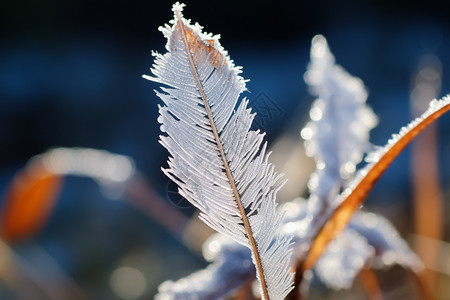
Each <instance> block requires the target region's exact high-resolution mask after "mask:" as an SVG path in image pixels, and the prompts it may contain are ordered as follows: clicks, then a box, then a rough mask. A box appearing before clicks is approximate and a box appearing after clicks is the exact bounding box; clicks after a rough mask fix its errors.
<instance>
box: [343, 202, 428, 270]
mask: <svg viewBox="0 0 450 300" xmlns="http://www.w3.org/2000/svg"><path fill="white" fill-rule="evenodd" d="M348 228H351V229H353V230H355V231H357V232H358V233H359V234H361V235H363V236H364V237H365V238H366V239H367V241H368V243H369V244H370V245H371V246H372V247H374V248H375V256H374V258H373V259H372V260H371V264H372V266H373V267H374V268H383V267H387V266H391V265H393V264H399V265H401V266H403V267H407V268H410V269H412V270H413V271H415V272H418V271H420V270H422V269H423V264H422V262H421V261H420V259H419V258H418V256H417V255H416V254H415V253H414V252H413V251H412V250H411V248H409V246H408V244H407V243H406V241H405V240H403V239H402V237H401V236H400V235H399V234H398V232H397V231H396V230H395V228H394V226H392V224H391V223H390V222H389V221H388V220H387V219H386V218H384V217H382V216H380V215H376V214H373V213H366V212H362V211H357V212H356V213H355V214H354V215H353V218H352V219H351V221H350V223H349V225H348Z"/></svg>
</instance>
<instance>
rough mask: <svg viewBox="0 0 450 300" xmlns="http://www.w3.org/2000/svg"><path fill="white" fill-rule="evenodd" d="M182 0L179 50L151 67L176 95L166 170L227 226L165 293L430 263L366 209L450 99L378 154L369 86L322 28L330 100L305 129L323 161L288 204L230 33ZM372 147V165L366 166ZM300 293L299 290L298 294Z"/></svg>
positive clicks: (317, 51) (167, 113) (165, 117)
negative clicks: (338, 59) (186, 12)
mask: <svg viewBox="0 0 450 300" xmlns="http://www.w3.org/2000/svg"><path fill="white" fill-rule="evenodd" d="M182 8H183V5H180V4H178V3H177V4H175V5H174V6H173V11H174V15H175V16H174V20H172V21H171V25H166V26H165V27H162V28H160V30H161V31H162V32H163V33H164V35H165V37H166V38H167V39H168V42H167V46H166V49H167V53H166V54H164V55H161V54H157V53H154V55H155V57H156V59H155V64H154V66H153V68H152V73H153V75H154V77H151V76H146V75H144V77H145V78H147V79H150V80H153V81H156V82H158V83H161V84H163V85H165V86H166V87H161V90H162V92H159V91H157V92H156V93H157V95H158V96H159V97H160V98H161V99H162V100H163V102H164V106H160V107H159V110H160V117H159V119H158V120H159V122H160V123H161V130H162V131H163V132H164V133H165V135H163V136H161V144H163V145H164V146H165V147H166V148H167V149H168V150H169V152H170V154H171V155H172V156H171V157H170V158H169V162H168V163H169V168H168V169H163V171H164V173H165V174H166V175H168V176H169V177H170V178H171V179H172V180H173V181H175V182H176V183H177V184H178V186H179V192H180V194H181V195H183V196H184V197H185V198H186V199H187V200H189V201H190V202H191V203H193V204H194V205H195V206H196V207H197V208H198V209H199V210H200V218H201V219H202V220H203V221H204V222H205V223H206V224H208V225H209V226H211V227H212V228H214V229H216V230H217V231H218V232H220V233H219V234H216V235H213V236H212V237H211V238H210V239H209V240H208V241H206V242H205V244H204V246H203V254H204V257H205V259H207V260H208V261H210V262H211V264H210V265H209V266H208V267H207V268H206V269H205V270H202V271H199V272H196V273H194V274H192V275H190V276H188V277H186V278H184V279H181V280H179V281H176V282H173V281H167V282H165V283H163V284H161V286H160V288H159V295H158V296H157V298H158V299H220V298H224V297H226V296H227V295H231V294H232V293H233V292H235V291H236V290H237V289H239V288H240V287H241V286H243V285H244V284H246V283H248V282H251V281H253V280H254V279H255V278H257V279H258V281H259V286H260V288H259V291H260V295H261V297H262V298H263V299H283V298H285V297H287V295H288V293H289V291H290V290H291V289H292V278H293V276H294V275H293V273H291V272H290V268H292V269H296V271H297V272H296V275H295V280H294V288H295V289H298V288H299V285H300V282H301V280H302V278H303V275H304V274H305V272H306V271H307V270H310V269H312V268H314V270H315V272H316V274H317V276H318V277H319V278H320V279H321V280H322V281H323V282H325V283H326V284H327V285H328V286H330V287H332V288H336V289H339V288H348V287H350V286H351V285H352V282H353V279H354V278H355V276H356V274H358V273H359V271H360V270H361V268H363V267H364V265H367V264H368V265H370V266H371V267H374V268H377V267H383V266H385V265H388V264H393V263H397V264H401V265H403V266H405V267H408V268H411V269H413V270H415V271H417V270H420V269H421V268H422V264H421V262H420V261H419V259H418V258H417V256H416V255H415V254H414V253H413V252H412V251H411V250H410V248H409V247H408V246H407V244H406V242H405V241H404V240H403V239H401V237H400V236H399V234H398V233H397V232H396V231H395V229H394V228H393V227H392V225H391V224H390V223H389V222H388V221H387V220H386V219H384V218H383V217H381V216H377V215H375V214H372V213H368V212H364V211H362V210H359V207H360V206H361V203H362V201H363V200H364V198H365V196H366V195H367V193H368V192H369V191H370V189H371V188H372V186H373V184H374V183H375V181H376V180H377V179H378V178H379V177H380V176H381V174H382V172H383V171H384V170H385V169H386V168H387V166H388V165H389V164H390V163H391V162H392V161H393V160H394V158H395V157H396V156H397V155H398V153H399V152H400V151H401V150H402V149H403V148H404V147H405V146H406V145H407V144H408V143H409V142H410V141H411V140H412V139H413V138H414V137H415V135H417V134H418V133H419V132H420V131H421V130H422V129H423V128H424V127H425V126H427V125H428V124H430V123H431V122H432V121H434V120H435V119H436V118H438V117H439V116H440V115H442V114H443V113H445V112H446V111H447V110H449V108H450V98H449V97H446V98H443V99H442V100H439V101H437V100H433V101H432V102H431V104H430V107H429V109H428V110H427V111H426V112H425V113H424V114H423V115H422V116H421V117H419V118H418V119H416V120H414V121H413V122H412V123H411V124H409V125H408V126H406V127H404V128H402V129H401V131H400V133H399V134H398V135H394V136H393V138H392V139H391V140H390V141H389V142H388V144H387V145H386V146H385V147H380V148H379V150H376V152H373V153H368V152H370V151H371V150H372V149H373V148H374V147H373V146H372V145H371V144H370V142H369V131H370V130H371V129H372V128H373V127H374V126H375V125H376V123H377V118H376V116H375V114H374V113H373V112H372V110H371V109H370V108H369V107H368V106H367V105H366V103H365V101H366V98H367V92H366V90H365V88H364V85H363V83H362V81H361V80H360V79H358V78H355V77H352V76H351V75H349V74H348V73H347V72H345V71H344V70H343V69H342V68H341V67H339V66H337V65H336V64H335V62H334V57H333V55H332V54H331V52H330V50H329V48H328V45H327V42H326V40H325V38H324V37H323V36H316V37H315V38H314V39H313V42H312V49H311V63H310V65H309V67H308V71H307V73H306V74H305V81H306V82H307V84H308V85H309V86H310V88H311V92H312V93H313V94H314V95H315V96H317V97H318V98H317V100H316V101H315V102H314V104H313V106H312V109H311V111H310V116H311V121H310V122H309V123H308V124H307V125H306V127H305V128H304V129H303V130H302V131H301V135H302V137H303V138H304V139H305V140H306V142H305V146H306V150H307V153H308V154H309V155H311V156H313V157H314V159H315V160H316V167H317V168H316V171H315V172H314V173H313V174H312V175H311V179H310V181H309V184H308V186H309V190H310V197H309V199H307V200H303V199H297V200H293V201H290V202H287V203H285V204H283V205H281V206H280V207H279V208H278V212H276V211H275V208H276V202H275V196H276V191H277V190H278V189H279V188H280V187H281V185H282V183H283V182H282V181H281V182H280V176H279V175H277V174H276V173H275V172H274V167H273V166H272V165H271V164H270V163H268V161H267V157H268V154H266V144H264V145H262V146H261V144H262V141H263V134H261V133H259V131H252V130H250V127H251V124H252V120H253V118H254V114H251V112H250V109H248V108H247V104H248V101H247V100H245V99H243V100H241V101H240V102H239V101H238V98H239V95H240V94H241V93H242V92H243V91H245V80H244V79H243V78H242V77H241V76H240V75H239V74H240V72H241V71H240V68H239V67H236V66H234V64H233V62H232V61H231V60H230V59H229V57H228V55H227V52H226V51H225V50H224V49H223V48H222V46H221V45H220V43H219V37H218V36H212V35H210V34H205V33H203V32H202V27H201V26H200V25H198V24H195V25H191V24H190V22H189V21H188V20H186V19H184V18H183V17H182V14H181V11H182ZM365 154H367V157H368V159H367V163H368V164H367V166H365V167H364V168H362V169H361V170H359V171H358V170H356V166H357V165H358V164H359V163H360V161H361V160H362V158H363V157H364V155H365ZM341 190H342V191H343V192H341V193H340V191H341ZM283 215H284V218H283V217H282V216H283ZM352 216H353V217H352ZM292 243H294V244H295V247H294V250H292V248H291V245H292ZM329 243H330V245H329V247H327V246H328V244H329ZM292 251H293V254H294V255H293V256H292V257H291V253H292ZM252 262H253V264H252ZM316 262H317V263H316ZM308 274H309V273H308ZM330 275H332V276H330ZM308 278H311V276H308ZM306 283H307V282H306ZM298 294H299V292H298V290H295V292H294V293H291V294H290V297H294V298H295V297H296V296H297V295H298Z"/></svg>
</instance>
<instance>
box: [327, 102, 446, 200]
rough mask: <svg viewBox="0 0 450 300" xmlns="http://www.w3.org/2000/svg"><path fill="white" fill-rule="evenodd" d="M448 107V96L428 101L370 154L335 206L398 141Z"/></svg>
mask: <svg viewBox="0 0 450 300" xmlns="http://www.w3.org/2000/svg"><path fill="white" fill-rule="evenodd" d="M448 105H450V95H447V96H445V97H443V98H442V99H440V100H437V99H434V100H432V101H430V104H429V105H428V109H427V110H426V111H425V112H424V113H423V114H422V115H421V116H419V117H417V118H415V119H414V120H413V121H411V123H409V124H408V125H406V126H404V127H402V128H401V129H400V131H399V133H395V134H393V135H392V137H391V138H390V139H389V140H388V142H387V144H386V145H385V146H384V147H377V149H376V150H375V151H374V152H371V153H369V154H368V155H367V157H366V162H367V163H368V165H367V166H365V167H364V168H363V169H361V170H359V171H358V172H357V175H356V176H355V179H353V180H352V181H351V182H350V183H349V188H348V189H347V191H344V192H343V193H342V194H341V195H339V197H338V198H337V200H336V203H335V206H338V205H339V204H340V203H342V201H344V200H345V198H347V196H348V195H349V194H350V193H351V192H352V190H353V189H354V188H355V187H356V186H358V184H359V183H360V182H361V180H363V179H364V177H365V176H366V175H367V173H369V172H370V170H371V169H372V168H373V167H374V165H375V164H376V163H377V162H378V161H379V160H380V159H381V158H382V157H383V156H384V155H385V154H386V152H388V151H389V150H390V149H391V148H392V147H393V146H394V145H395V144H396V143H397V142H398V141H399V140H400V139H402V138H403V137H404V136H405V135H407V134H408V133H409V132H410V131H411V130H413V129H414V128H415V127H417V126H418V125H420V124H421V123H422V121H424V120H425V119H426V118H428V117H429V116H431V115H432V114H434V113H436V112H437V111H439V110H441V109H442V108H443V107H445V106H448Z"/></svg>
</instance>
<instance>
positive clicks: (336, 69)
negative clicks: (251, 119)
mask: <svg viewBox="0 0 450 300" xmlns="http://www.w3.org/2000/svg"><path fill="white" fill-rule="evenodd" d="M304 79H305V82H306V83H307V84H308V85H309V87H310V91H311V93H312V94H313V95H315V96H317V97H318V99H317V100H316V101H315V102H314V103H313V105H312V108H311V111H310V118H311V121H310V122H309V123H308V124H307V125H306V127H305V128H304V129H303V130H302V132H301V136H302V137H303V139H305V147H306V152H307V154H308V155H310V156H313V157H314V158H315V160H316V163H317V170H316V172H315V173H314V174H313V175H312V176H311V178H310V181H309V183H308V187H309V189H310V191H311V193H312V194H316V195H317V196H318V197H319V198H320V199H321V201H325V202H328V204H330V203H332V201H333V200H334V199H335V196H336V195H337V193H338V191H339V189H340V188H341V186H342V184H343V182H344V180H345V179H348V178H350V177H351V176H353V174H354V172H355V166H356V165H357V164H358V163H359V162H360V161H361V159H362V156H363V154H364V152H365V151H367V150H369V148H370V143H369V131H370V130H371V129H372V128H373V127H374V126H375V125H376V124H377V118H376V116H375V114H374V113H373V112H372V109H371V108H369V107H368V106H367V105H366V99H367V92H366V90H365V88H364V84H363V82H362V81H361V80H360V79H359V78H356V77H353V76H351V75H350V74H348V73H347V72H346V71H345V70H344V69H343V68H342V67H340V66H338V65H336V64H335V61H334V56H333V54H332V53H331V52H330V49H329V48H328V44H327V41H326V39H325V38H324V37H323V36H321V35H317V36H315V37H314V38H313V40H312V46H311V63H310V64H309V66H308V70H307V72H306V73H305V75H304Z"/></svg>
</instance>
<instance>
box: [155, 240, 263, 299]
mask: <svg viewBox="0 0 450 300" xmlns="http://www.w3.org/2000/svg"><path fill="white" fill-rule="evenodd" d="M231 243H234V247H232V248H231V249H232V251H230V250H225V252H221V255H220V257H218V258H217V260H216V261H215V262H213V263H211V264H210V265H209V266H208V267H207V268H206V269H204V270H200V271H197V272H195V273H193V274H191V275H189V276H188V277H185V278H182V279H180V280H178V281H176V282H174V281H171V280H169V281H166V282H163V283H162V284H160V286H159V288H158V290H159V294H158V295H156V297H155V299H157V300H172V299H180V300H181V299H182V300H189V299H192V300H209V299H225V298H226V296H227V295H229V294H230V293H232V292H233V291H234V290H236V289H238V288H239V287H240V286H241V285H242V284H244V283H245V282H247V281H248V280H249V279H251V278H255V268H254V266H253V264H252V262H251V258H250V250H249V249H248V248H247V247H244V246H242V245H240V244H238V243H236V242H231Z"/></svg>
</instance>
